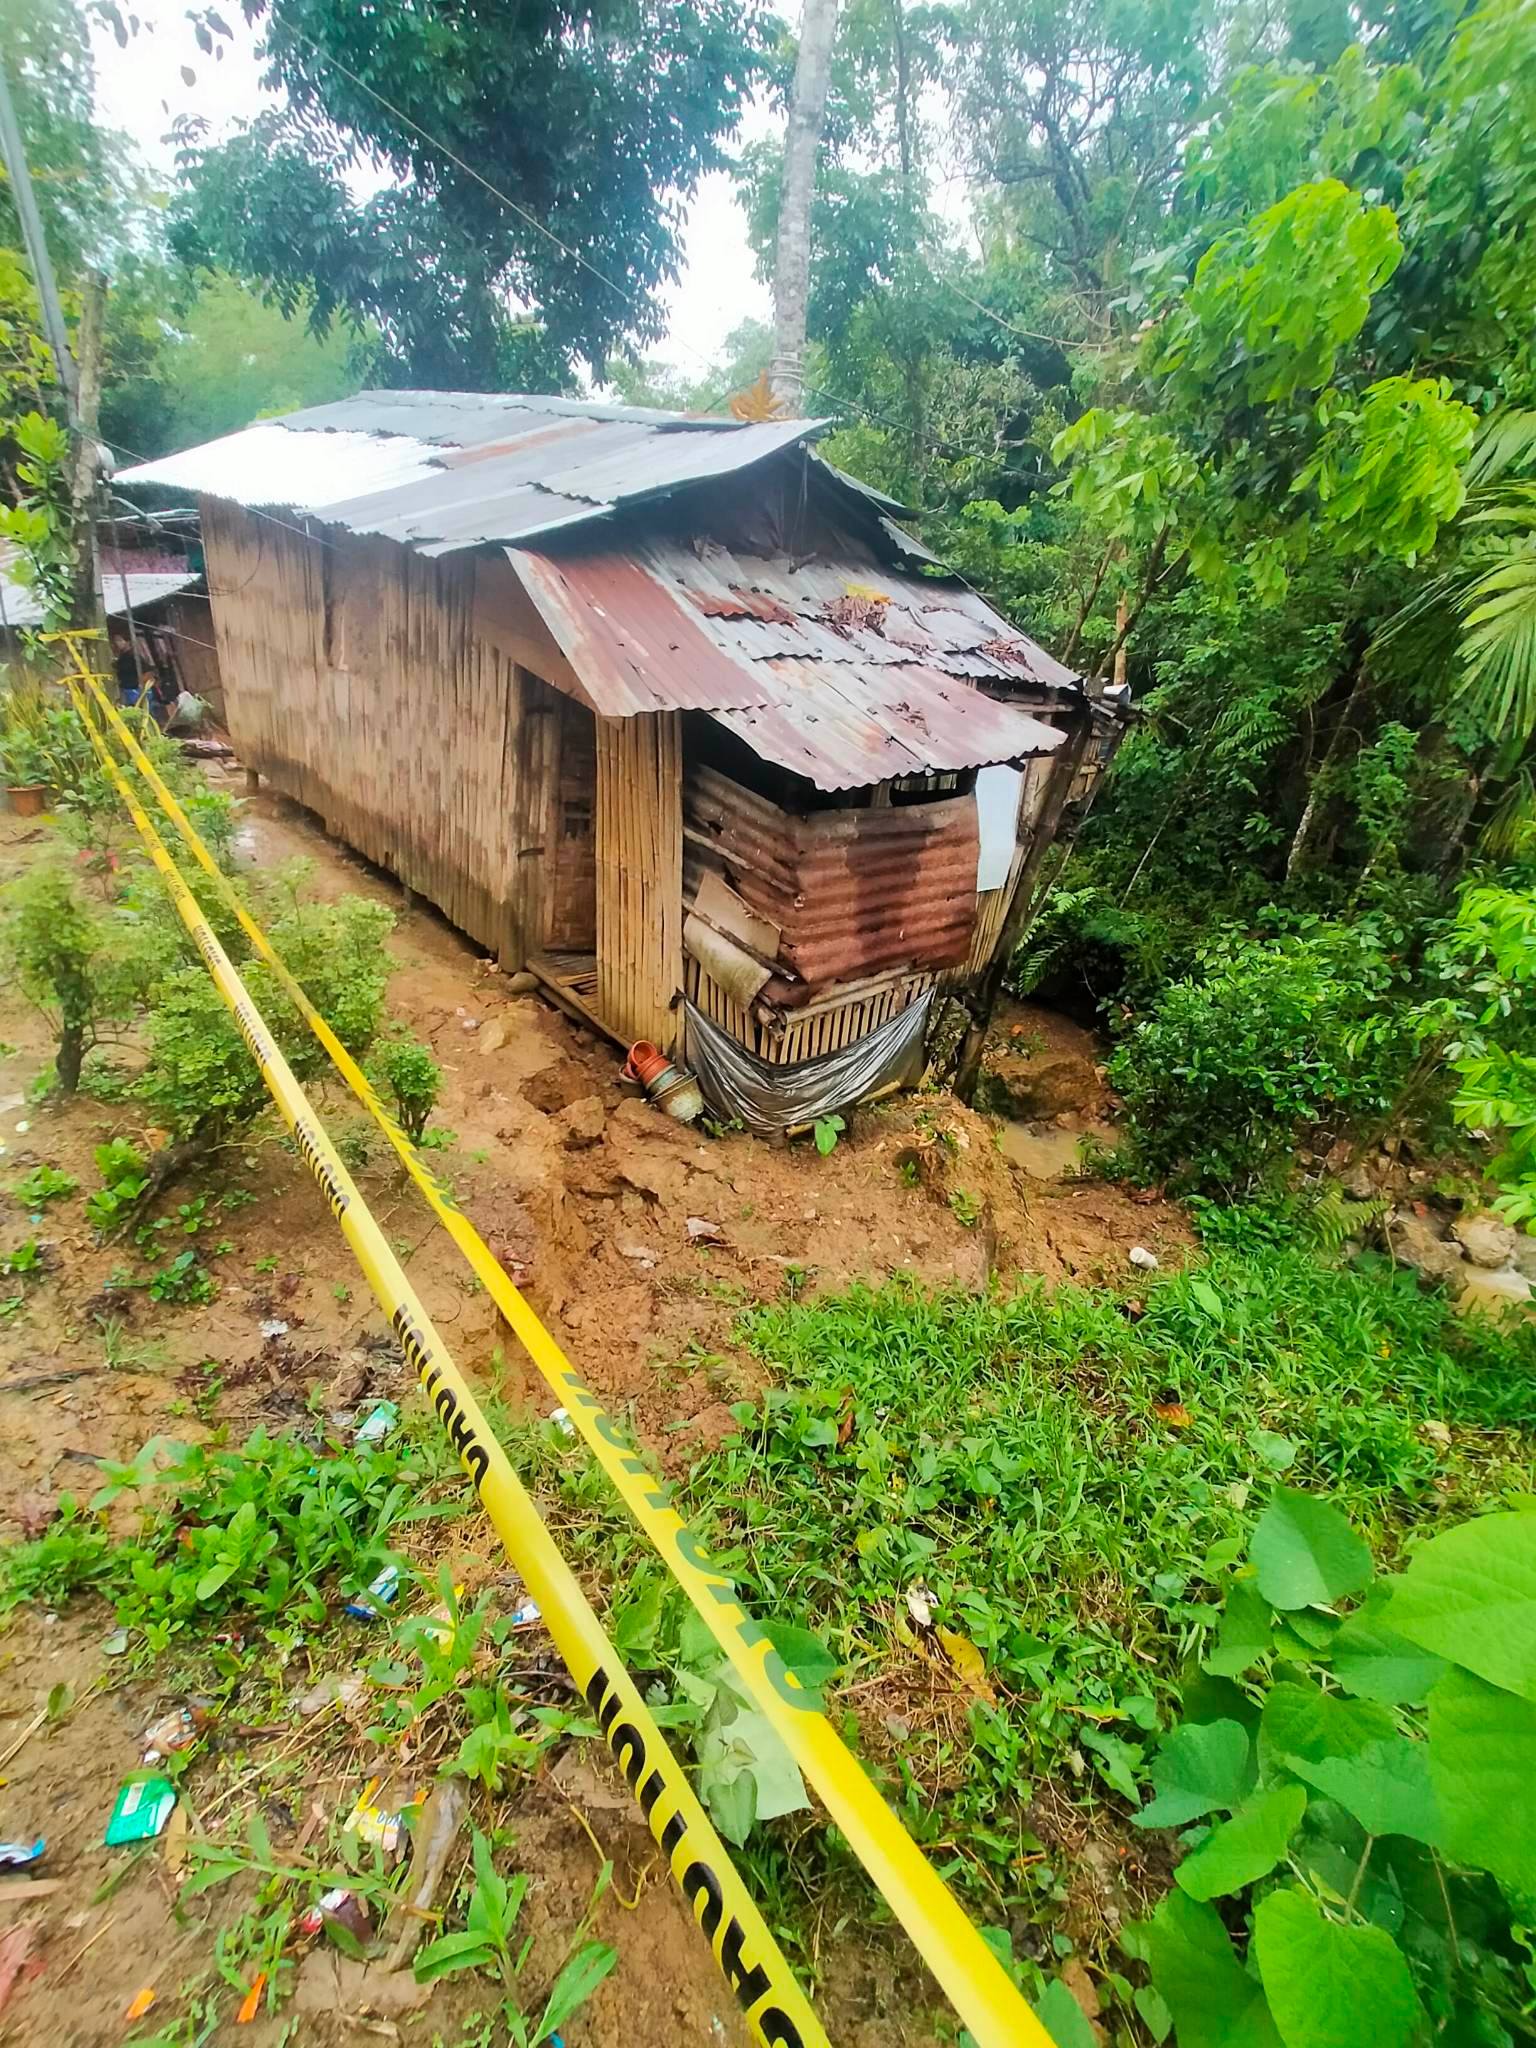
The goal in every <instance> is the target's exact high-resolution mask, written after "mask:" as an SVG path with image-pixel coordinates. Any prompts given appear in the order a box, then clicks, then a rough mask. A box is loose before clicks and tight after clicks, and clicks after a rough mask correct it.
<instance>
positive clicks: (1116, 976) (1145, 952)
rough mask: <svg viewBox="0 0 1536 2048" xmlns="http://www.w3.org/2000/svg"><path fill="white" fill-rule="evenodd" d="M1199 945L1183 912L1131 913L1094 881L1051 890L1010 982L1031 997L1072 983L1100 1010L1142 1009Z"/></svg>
mask: <svg viewBox="0 0 1536 2048" xmlns="http://www.w3.org/2000/svg"><path fill="white" fill-rule="evenodd" d="M1197 943H1198V928H1197V927H1196V925H1194V924H1193V923H1192V922H1191V921H1190V919H1189V917H1188V915H1187V914H1186V913H1184V912H1182V911H1181V913H1180V914H1178V915H1175V914H1173V913H1170V912H1169V911H1167V910H1162V909H1155V908H1154V909H1145V908H1143V909H1139V910H1126V909H1123V908H1122V907H1121V906H1120V904H1119V903H1118V902H1117V901H1116V900H1115V898H1114V897H1113V895H1112V894H1111V893H1110V891H1109V890H1108V889H1105V888H1101V887H1100V886H1099V885H1098V884H1097V883H1093V882H1090V883H1089V884H1087V885H1086V886H1085V887H1083V888H1080V889H1053V890H1052V891H1051V893H1050V895H1049V897H1048V898H1047V899H1046V902H1045V905H1044V907H1043V908H1042V910H1041V912H1040V914H1039V916H1038V917H1037V918H1036V919H1035V922H1034V924H1033V926H1032V927H1031V929H1030V932H1029V935H1028V937H1027V938H1026V939H1025V940H1024V943H1023V944H1022V945H1021V946H1020V947H1019V949H1018V951H1017V952H1016V953H1015V954H1014V956H1013V961H1012V963H1011V966H1010V969H1009V976H1008V979H1009V985H1010V987H1011V988H1012V989H1013V991H1014V993H1015V994H1016V995H1020V996H1028V995H1033V994H1034V993H1035V992H1036V990H1039V989H1045V988H1050V987H1053V986H1054V985H1055V984H1057V983H1058V982H1060V981H1061V980H1063V979H1068V978H1069V979H1070V980H1071V981H1072V982H1073V983H1075V984H1078V983H1080V984H1081V986H1082V987H1083V989H1084V990H1085V991H1086V992H1087V994H1088V995H1089V996H1090V997H1091V998H1092V1000H1093V1002H1094V1003H1095V1004H1096V1005H1098V1006H1099V1007H1103V1006H1104V1005H1105V1004H1107V1003H1110V1002H1112V1001H1115V1000H1117V999H1118V1000H1121V1001H1124V1002H1126V1003H1130V1004H1141V1003H1145V1002H1147V1001H1149V1000H1150V999H1151V998H1152V997H1153V996H1154V995H1155V994H1156V993H1157V991H1158V990H1159V989H1160V988H1161V987H1162V986H1163V984H1164V983H1165V982H1166V981H1168V979H1169V978H1170V977H1171V976H1173V975H1176V974H1180V973H1185V972H1187V971H1188V969H1189V968H1190V967H1191V966H1192V965H1193V963H1194V959H1195V949H1196V945H1197Z"/></svg>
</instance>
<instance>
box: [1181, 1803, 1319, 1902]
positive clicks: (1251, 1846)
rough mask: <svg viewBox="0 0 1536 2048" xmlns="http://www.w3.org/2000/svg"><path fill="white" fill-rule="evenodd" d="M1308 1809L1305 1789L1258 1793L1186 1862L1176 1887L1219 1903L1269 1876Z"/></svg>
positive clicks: (1198, 1897)
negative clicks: (1246, 1886)
mask: <svg viewBox="0 0 1536 2048" xmlns="http://www.w3.org/2000/svg"><path fill="white" fill-rule="evenodd" d="M1306 1810H1307V1790H1306V1787H1305V1786H1304V1785H1272V1786H1271V1787H1270V1789H1269V1790H1268V1791H1267V1792H1256V1793H1255V1794H1254V1796H1253V1797H1252V1798H1251V1799H1250V1800H1249V1801H1248V1803H1247V1804H1246V1806H1240V1807H1239V1808H1238V1810H1237V1812H1236V1813H1234V1814H1233V1816H1232V1818H1231V1819H1230V1820H1229V1821H1223V1823H1222V1824H1221V1826H1220V1827H1218V1828H1217V1829H1216V1830H1215V1832H1214V1833H1213V1834H1211V1835H1210V1836H1209V1837H1208V1838H1207V1840H1205V1841H1204V1842H1202V1843H1201V1844H1200V1847H1199V1848H1198V1849H1197V1850H1196V1851H1195V1853H1194V1854H1193V1855H1192V1856H1186V1857H1185V1859H1184V1861H1183V1862H1182V1863H1181V1864H1180V1865H1179V1867H1178V1869H1177V1870H1176V1871H1175V1872H1174V1873H1173V1881H1174V1883H1175V1884H1176V1885H1177V1886H1178V1887H1179V1889H1180V1891H1182V1892H1187V1893H1188V1895H1189V1896H1190V1898H1192V1899H1219V1898H1222V1897H1223V1896H1224V1895H1225V1894H1226V1893H1228V1892H1235V1891H1240V1890H1241V1889H1242V1887H1243V1886H1244V1885H1245V1884H1253V1883H1254V1882H1256V1880H1257V1879H1259V1878H1261V1877H1267V1876H1268V1875H1269V1873H1270V1872H1271V1871H1272V1870H1273V1869H1274V1867H1275V1865H1276V1864H1277V1863H1278V1862H1279V1861H1280V1859H1281V1858H1282V1857H1283V1856H1284V1854H1285V1852H1286V1848H1287V1845H1288V1844H1289V1842H1290V1839H1291V1836H1292V1835H1293V1834H1295V1832H1296V1828H1297V1824H1298V1823H1299V1822H1300V1820H1301V1816H1302V1815H1303V1814H1304V1813H1305V1812H1306Z"/></svg>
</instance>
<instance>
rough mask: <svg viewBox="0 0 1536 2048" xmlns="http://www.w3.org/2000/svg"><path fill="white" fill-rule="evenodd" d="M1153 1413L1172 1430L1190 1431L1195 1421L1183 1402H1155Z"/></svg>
mask: <svg viewBox="0 0 1536 2048" xmlns="http://www.w3.org/2000/svg"><path fill="white" fill-rule="evenodd" d="M1152 1413H1153V1414H1154V1415H1155V1416H1156V1417H1157V1419H1158V1421H1159V1422H1166V1423H1167V1425H1168V1427H1169V1428H1170V1429H1188V1428H1189V1427H1190V1425H1191V1424H1192V1423H1193V1422H1194V1419H1195V1418H1194V1417H1193V1415H1191V1414H1190V1412H1189V1410H1188V1409H1187V1408H1186V1407H1185V1406H1184V1403H1183V1402H1182V1401H1155V1402H1154V1403H1153V1404H1152Z"/></svg>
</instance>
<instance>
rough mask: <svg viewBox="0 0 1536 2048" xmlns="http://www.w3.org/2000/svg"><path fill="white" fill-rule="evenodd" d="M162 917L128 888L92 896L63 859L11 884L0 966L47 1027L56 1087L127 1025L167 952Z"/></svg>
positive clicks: (70, 1080) (75, 1076) (0, 923)
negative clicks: (103, 897) (111, 896)
mask: <svg viewBox="0 0 1536 2048" xmlns="http://www.w3.org/2000/svg"><path fill="white" fill-rule="evenodd" d="M174 945H175V941H174V939H173V938H172V936H171V933H170V929H169V926H168V924H167V922H166V919H165V917H164V915H163V914H157V912H156V910H155V909H154V908H152V907H150V906H149V905H147V904H145V905H140V904H139V903H138V902H137V901H136V900H135V898H134V896H133V895H132V893H131V892H126V893H125V894H124V896H123V897H122V898H121V899H120V900H119V901H118V902H117V903H114V904H110V905H102V904H100V903H97V902H94V901H93V900H91V899H90V898H89V897H88V896H87V895H86V894H85V892H84V890H83V889H82V887H81V885H80V883H79V882H78V881H77V880H76V878H75V877H74V875H73V874H71V872H70V870H69V869H68V868H67V867H66V866H65V865H64V864H63V862H62V861H57V860H51V861H46V862H44V863H43V864H41V865H40V866H38V867H36V868H34V869H32V871H31V872H30V873H29V874H27V875H24V876H23V877H22V878H21V879H20V880H19V881H17V882H13V883H12V884H11V886H10V887H9V888H8V889H7V890H6V892H5V895H4V899H3V911H0V972H3V973H5V974H7V975H8V976H9V977H10V978H12V979H14V980H15V981H16V983H17V984H18V986H19V987H20V989H21V991H22V993H23V994H24V995H25V996H26V997H27V998H28V999H29V1000H30V1001H31V1002H33V1003H35V1004H36V1005H37V1007H38V1008H39V1009H40V1010H41V1011H42V1012H43V1014H44V1016H45V1017H46V1018H47V1019H48V1022H49V1024H50V1025H51V1027H52V1028H53V1031H54V1033H55V1039H56V1044H55V1053H54V1072H55V1076H56V1080H57V1085H58V1088H59V1092H60V1093H61V1094H64V1095H72V1094H73V1093H74V1092H75V1090H76V1088H78V1086H79V1085H80V1067H81V1063H82V1061H83V1060H84V1058H85V1055H86V1054H87V1053H88V1052H89V1051H90V1050H91V1048H92V1047H93V1046H94V1045H95V1044H96V1043H97V1041H98V1039H99V1038H100V1037H101V1036H102V1034H103V1033H104V1032H107V1031H109V1030H110V1029H111V1028H112V1027H113V1026H120V1025H125V1024H127V1023H128V1022H129V1021H130V1020H131V1019H132V1018H133V1017H134V1016H135V1015H136V1013H137V1012H138V1010H139V1008H140V1007H141V1005H142V1004H143V1003H144V1001H145V1000H146V998H147V995H148V992H149V990H150V988H151V987H152V986H153V985H154V983H155V981H156V980H157V979H158V978H159V976H160V975H161V974H162V973H163V971H164V969H165V967H166V965H167V963H168V962H169V960H170V959H171V957H172V954H173V950H174Z"/></svg>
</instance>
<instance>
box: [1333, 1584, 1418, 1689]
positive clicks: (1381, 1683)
mask: <svg viewBox="0 0 1536 2048" xmlns="http://www.w3.org/2000/svg"><path fill="white" fill-rule="evenodd" d="M1391 1619H1392V1604H1391V1601H1390V1600H1389V1599H1385V1598H1383V1599H1377V1598H1376V1597H1375V1596H1374V1594H1373V1595H1372V1597H1371V1598H1370V1599H1368V1600H1367V1601H1366V1603H1365V1605H1364V1607H1362V1608H1361V1609H1360V1612H1359V1613H1358V1614H1352V1615H1350V1617H1349V1618H1348V1620H1347V1621H1346V1622H1345V1623H1344V1625H1343V1627H1342V1628H1341V1629H1340V1630H1339V1632H1338V1634H1337V1635H1336V1636H1335V1637H1334V1639H1333V1643H1332V1646H1331V1655H1330V1658H1329V1669H1330V1670H1331V1671H1332V1673H1333V1675H1334V1677H1335V1678H1336V1679H1337V1680H1338V1681H1339V1684H1340V1685H1342V1686H1343V1688H1344V1690H1345V1691H1346V1692H1353V1693H1358V1694H1359V1695H1360V1696H1361V1698H1362V1699H1368V1700H1379V1701H1381V1702H1382V1703H1383V1704H1384V1705H1386V1706H1389V1707H1397V1706H1420V1705H1422V1703H1423V1702H1424V1700H1425V1699H1427V1698H1428V1696H1429V1689H1430V1687H1431V1686H1432V1685H1433V1684H1434V1682H1435V1680H1436V1679H1437V1678H1439V1677H1440V1676H1441V1674H1442V1673H1443V1672H1444V1670H1445V1664H1444V1662H1443V1661H1442V1659H1441V1658H1439V1657H1437V1656H1435V1655H1434V1653H1433V1652H1432V1651H1429V1650H1421V1649H1420V1648H1419V1646H1418V1644H1417V1643H1412V1642H1410V1641H1409V1640H1408V1638H1407V1636H1405V1635H1400V1634H1399V1633H1398V1631H1397V1630H1396V1629H1395V1628H1393V1627H1392V1626H1391Z"/></svg>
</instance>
